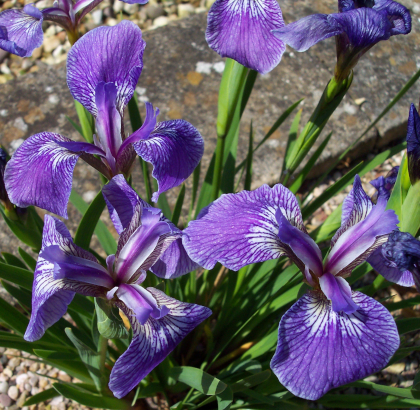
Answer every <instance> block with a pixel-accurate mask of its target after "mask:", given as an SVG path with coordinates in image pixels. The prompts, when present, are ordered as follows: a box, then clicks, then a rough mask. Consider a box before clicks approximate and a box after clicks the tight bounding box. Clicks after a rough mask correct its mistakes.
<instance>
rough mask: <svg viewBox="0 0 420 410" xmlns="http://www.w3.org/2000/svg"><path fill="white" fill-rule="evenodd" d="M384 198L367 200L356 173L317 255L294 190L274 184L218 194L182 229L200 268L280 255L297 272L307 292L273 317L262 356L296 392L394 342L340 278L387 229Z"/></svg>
mask: <svg viewBox="0 0 420 410" xmlns="http://www.w3.org/2000/svg"><path fill="white" fill-rule="evenodd" d="M386 204H387V199H386V198H385V197H383V196H380V197H379V199H378V202H377V204H376V205H374V204H373V203H372V201H371V199H370V198H369V197H368V195H367V194H366V193H365V192H364V190H363V188H362V185H361V181H360V178H359V177H358V176H356V178H355V181H354V185H353V189H352V191H351V192H350V193H349V195H348V196H347V198H346V199H345V201H344V203H343V210H342V219H341V227H340V229H339V230H338V231H337V232H336V234H335V235H334V237H333V239H332V242H331V250H330V252H329V254H328V256H327V257H326V259H325V261H324V262H323V260H322V256H321V251H320V249H319V248H318V246H317V245H316V243H315V242H314V241H313V240H312V239H311V237H310V236H309V235H308V233H307V232H306V229H305V227H304V224H303V220H302V215H301V212H300V209H299V205H298V201H297V199H296V197H295V196H294V195H293V194H292V192H290V191H289V190H288V189H287V188H285V187H284V186H282V185H280V184H278V185H275V186H274V187H273V188H270V187H268V186H267V185H264V186H262V187H260V188H258V189H257V190H255V191H251V192H249V191H243V192H240V193H238V194H228V195H222V196H221V197H220V198H219V199H218V200H216V201H215V202H213V203H212V204H210V205H209V206H208V207H207V208H205V209H204V210H203V211H202V212H201V214H200V215H199V219H197V220H196V221H192V222H191V223H190V225H189V226H188V228H187V229H186V230H185V231H184V236H183V243H184V246H185V248H186V250H187V252H188V254H189V255H190V257H191V258H192V259H193V260H194V261H196V262H197V263H199V264H200V265H202V266H203V267H205V268H206V269H211V268H213V267H214V265H215V264H216V262H220V263H222V264H223V265H225V266H226V267H227V268H229V269H232V270H239V269H240V268H242V267H243V266H245V265H248V264H251V263H256V262H263V261H266V260H269V259H275V258H279V257H280V256H284V255H285V256H288V257H289V258H290V259H291V260H293V261H294V262H295V263H296V264H297V266H298V267H299V268H300V269H301V271H302V272H303V274H304V280H305V282H306V283H308V284H309V285H310V286H311V287H312V288H313V290H311V291H310V292H308V293H307V294H306V295H305V296H303V297H302V298H300V299H299V300H298V301H297V302H296V303H295V304H294V305H293V306H292V307H291V308H290V309H289V310H288V311H287V312H286V313H285V314H284V316H283V317H282V319H281V321H280V325H279V340H278V345H277V350H276V353H275V355H274V357H273V359H272V361H271V369H272V370H273V372H274V373H275V374H276V376H277V377H278V379H279V381H280V383H281V384H283V385H284V386H285V387H286V388H287V389H289V390H290V391H291V392H292V393H293V394H295V395H296V396H298V397H302V398H305V399H310V400H316V399H318V398H319V397H321V396H322V395H323V394H325V393H326V392H327V391H328V390H330V389H332V388H335V387H338V386H341V385H343V384H346V383H349V382H352V381H355V380H358V379H361V378H364V377H366V376H367V375H369V374H371V373H373V372H376V371H378V370H380V369H382V368H383V367H384V366H385V365H386V364H387V363H388V361H389V359H390V358H391V356H392V355H393V354H394V353H395V351H396V350H397V348H398V346H399V336H398V331H397V328H396V325H395V322H394V320H393V318H392V316H391V315H390V313H389V312H388V310H387V309H385V308H384V307H383V306H382V305H381V304H380V303H379V302H377V301H376V300H374V299H372V298H370V297H368V296H366V295H364V294H362V293H360V292H352V290H351V288H350V285H349V284H348V282H347V281H346V280H345V279H344V278H345V277H347V276H349V275H350V274H351V272H352V270H353V269H354V268H355V267H356V266H358V265H359V264H361V263H362V262H364V261H365V260H366V259H367V258H368V256H369V255H370V254H371V253H372V252H373V251H374V250H375V249H377V248H378V247H379V246H380V245H381V244H383V243H384V242H386V240H387V237H388V235H389V234H390V233H391V232H392V231H393V230H394V229H395V228H396V226H397V223H398V218H397V216H396V215H395V213H394V211H392V210H385V208H386Z"/></svg>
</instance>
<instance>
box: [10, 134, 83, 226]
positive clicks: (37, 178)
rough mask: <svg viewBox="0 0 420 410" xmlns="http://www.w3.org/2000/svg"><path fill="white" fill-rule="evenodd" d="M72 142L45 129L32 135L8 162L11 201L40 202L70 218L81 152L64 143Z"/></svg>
mask: <svg viewBox="0 0 420 410" xmlns="http://www.w3.org/2000/svg"><path fill="white" fill-rule="evenodd" d="M61 142H69V143H71V142H72V141H71V140H69V139H68V138H65V137H63V136H61V135H59V134H53V133H48V132H43V133H40V134H36V135H33V136H32V137H29V138H28V139H27V140H26V141H25V142H24V143H23V144H22V145H21V146H20V147H19V148H18V149H17V151H16V152H15V153H14V155H13V157H12V159H11V160H10V161H9V162H8V163H7V167H6V171H5V184H6V189H7V192H8V194H9V198H10V201H11V202H13V203H14V204H15V205H17V206H19V207H27V206H30V205H36V206H39V207H40V208H43V209H46V210H48V211H50V212H53V213H55V214H57V215H60V216H62V217H64V218H67V203H68V201H69V197H70V192H71V185H72V179H73V170H74V167H75V165H76V162H77V160H78V159H79V156H80V154H79V153H74V152H72V151H70V150H68V149H67V148H64V147H62V146H60V143H61Z"/></svg>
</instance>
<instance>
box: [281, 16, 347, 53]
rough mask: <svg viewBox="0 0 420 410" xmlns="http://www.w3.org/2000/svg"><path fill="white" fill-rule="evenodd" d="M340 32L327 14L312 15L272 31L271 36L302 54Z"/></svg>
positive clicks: (339, 28) (340, 28) (338, 27)
mask: <svg viewBox="0 0 420 410" xmlns="http://www.w3.org/2000/svg"><path fill="white" fill-rule="evenodd" d="M342 31H343V29H342V27H340V26H339V25H338V24H337V23H336V21H335V20H334V19H332V18H331V17H330V16H328V15H327V14H313V15H312V16H307V17H304V18H302V19H300V20H298V21H295V22H294V23H290V24H288V25H287V26H285V27H283V28H280V29H277V30H274V31H273V34H274V35H275V36H276V37H277V38H278V39H280V40H281V41H284V42H285V43H286V44H287V45H289V46H290V47H293V48H294V49H295V50H296V51H300V52H302V51H306V50H308V49H309V48H311V47H312V46H314V45H315V44H317V43H319V42H320V41H322V40H325V39H327V38H330V37H332V36H336V35H337V34H340V33H341V32H342Z"/></svg>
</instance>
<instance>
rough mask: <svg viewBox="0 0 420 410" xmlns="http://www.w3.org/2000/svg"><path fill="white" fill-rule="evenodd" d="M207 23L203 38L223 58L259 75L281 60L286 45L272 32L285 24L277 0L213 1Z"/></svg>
mask: <svg viewBox="0 0 420 410" xmlns="http://www.w3.org/2000/svg"><path fill="white" fill-rule="evenodd" d="M207 22H208V25H207V30H206V40H207V42H208V43H209V46H210V48H212V49H213V50H214V51H216V53H218V54H220V55H221V56H222V57H229V58H232V59H234V60H236V61H238V62H239V63H241V64H242V65H244V66H245V67H248V68H251V69H253V70H256V71H258V72H260V73H262V74H264V73H267V72H269V71H271V70H272V69H273V68H274V67H275V66H276V65H277V64H279V63H280V60H281V58H282V55H283V53H284V51H285V49H286V46H285V45H284V43H283V41H281V40H279V39H277V38H276V37H275V36H274V35H273V34H272V32H271V31H272V30H274V29H279V28H281V27H283V26H284V22H283V16H282V13H281V10H280V6H279V4H278V3H277V1H276V0H258V1H255V0H216V1H215V2H214V4H213V5H212V7H211V8H210V11H209V14H208V20H207Z"/></svg>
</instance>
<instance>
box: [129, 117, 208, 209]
mask: <svg viewBox="0 0 420 410" xmlns="http://www.w3.org/2000/svg"><path fill="white" fill-rule="evenodd" d="M134 137H135V134H133V135H132V136H130V137H129V139H130V141H132V142H133V147H134V149H135V150H136V152H137V154H138V155H139V156H140V157H141V158H143V159H144V160H145V161H147V162H150V163H151V164H152V165H153V172H152V175H153V177H154V178H155V179H156V180H157V182H158V191H157V192H155V193H154V194H153V196H152V201H153V202H157V200H158V198H159V195H160V194H161V193H162V192H165V191H167V190H168V189H171V188H174V187H176V186H178V185H180V184H182V183H183V182H184V181H185V180H186V179H187V178H188V177H189V176H190V175H191V173H192V172H193V171H194V169H195V167H196V166H197V165H198V163H199V162H200V161H201V157H202V156H203V153H204V140H203V137H202V136H201V135H200V133H199V132H198V130H197V129H196V128H195V127H193V126H192V125H191V124H190V123H189V122H187V121H184V120H174V121H165V122H160V123H158V124H157V126H156V128H155V129H154V131H153V132H152V133H151V134H150V135H149V136H148V137H147V138H141V139H140V140H139V141H138V142H136V140H137V138H134Z"/></svg>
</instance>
